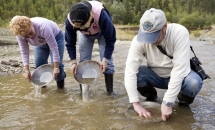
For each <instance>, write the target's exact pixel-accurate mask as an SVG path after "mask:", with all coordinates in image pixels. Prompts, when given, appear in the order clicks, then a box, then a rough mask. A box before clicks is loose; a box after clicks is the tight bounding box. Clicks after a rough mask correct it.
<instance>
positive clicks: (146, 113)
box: [133, 102, 151, 118]
mask: <svg viewBox="0 0 215 130" xmlns="http://www.w3.org/2000/svg"><path fill="white" fill-rule="evenodd" d="M133 107H134V110H135V111H136V112H137V113H138V114H139V116H141V117H145V118H151V113H150V112H149V111H147V110H146V109H145V108H143V107H142V106H141V104H140V103H139V102H135V103H133Z"/></svg>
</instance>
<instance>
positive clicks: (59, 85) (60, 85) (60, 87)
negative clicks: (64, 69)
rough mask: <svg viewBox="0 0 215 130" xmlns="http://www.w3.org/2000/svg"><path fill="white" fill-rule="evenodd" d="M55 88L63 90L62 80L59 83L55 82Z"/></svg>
mask: <svg viewBox="0 0 215 130" xmlns="http://www.w3.org/2000/svg"><path fill="white" fill-rule="evenodd" d="M57 87H58V88H59V89H63V88H64V79H63V80H60V81H57Z"/></svg>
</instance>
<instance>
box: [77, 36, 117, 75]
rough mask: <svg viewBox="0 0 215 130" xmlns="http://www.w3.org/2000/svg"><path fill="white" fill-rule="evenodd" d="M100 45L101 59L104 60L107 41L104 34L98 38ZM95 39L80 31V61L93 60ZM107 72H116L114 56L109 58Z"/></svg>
mask: <svg viewBox="0 0 215 130" xmlns="http://www.w3.org/2000/svg"><path fill="white" fill-rule="evenodd" d="M97 39H98V45H99V53H100V61H102V59H103V57H104V52H105V46H106V42H105V39H104V37H103V36H101V37H99V38H97ZM94 41H95V39H93V38H88V37H86V35H84V34H82V33H81V32H78V44H79V53H80V61H79V62H83V61H85V60H91V58H92V51H93V45H94ZM104 73H106V74H113V73H114V64H113V58H112V57H111V59H108V63H107V68H106V70H105V72H104Z"/></svg>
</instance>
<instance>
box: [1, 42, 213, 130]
mask: <svg viewBox="0 0 215 130" xmlns="http://www.w3.org/2000/svg"><path fill="white" fill-rule="evenodd" d="M193 46H194V47H195V48H194V49H195V51H196V53H197V56H198V57H199V58H200V59H201V61H202V62H203V68H204V69H205V71H206V72H207V73H208V74H209V75H210V76H211V78H212V79H210V80H205V81H204V85H203V88H202V89H201V91H200V93H199V94H198V96H197V97H196V98H195V100H194V103H193V104H191V105H190V107H178V106H177V105H176V107H174V111H173V114H172V115H171V117H170V118H169V119H168V120H167V121H166V122H162V121H161V122H155V123H145V122H142V121H139V120H132V119H128V118H127V117H126V116H125V111H126V109H127V108H128V107H129V106H130V105H131V104H129V102H128V97H127V93H126V90H125V87H124V80H123V78H124V73H123V67H120V66H118V67H116V73H115V75H114V90H115V92H116V93H117V97H111V96H109V95H107V94H106V90H105V84H104V77H103V75H102V76H101V77H100V79H99V80H98V81H97V82H96V83H95V84H93V85H91V87H90V89H89V100H88V101H87V102H84V101H83V100H82V96H81V93H80V88H79V84H78V83H77V82H76V81H75V80H74V78H73V76H72V74H71V73H70V70H69V69H68V68H67V69H66V73H67V78H66V80H65V89H63V90H59V89H57V87H56V83H55V81H52V82H51V83H50V84H49V85H48V86H47V87H46V88H40V89H39V91H36V90H37V89H35V87H34V86H33V85H32V84H31V83H29V82H28V81H27V80H26V79H24V77H23V75H22V74H13V75H2V76H0V102H1V103H0V130H142V129H144V130H182V129H183V130H214V129H215V89H214V85H215V82H214V80H213V79H214V78H215V74H214V66H215V65H214V64H215V63H214V62H215V60H214V59H215V58H214V57H215V53H214V50H215V46H214V45H210V44H207V43H204V42H195V44H194V45H193ZM115 53H116V54H117V53H119V54H117V55H121V54H127V50H126V51H125V50H121V49H120V47H119V48H118V47H116V51H115ZM117 55H115V57H117ZM124 57H126V55H125V56H124ZM121 60H124V59H121ZM115 62H116V66H117V64H120V62H121V63H122V61H120V59H119V60H116V61H115ZM123 64H124V63H123ZM164 92H165V91H164V90H158V93H159V95H158V96H159V98H162V97H163V93H164ZM143 100H144V98H142V97H141V101H143Z"/></svg>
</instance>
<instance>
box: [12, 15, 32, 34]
mask: <svg viewBox="0 0 215 130" xmlns="http://www.w3.org/2000/svg"><path fill="white" fill-rule="evenodd" d="M31 25H32V22H31V20H30V18H28V17H27V16H18V15H17V16H14V17H13V18H12V19H11V21H10V23H9V28H10V30H11V31H12V33H13V34H14V35H22V36H26V35H28V33H29V32H28V31H29V30H30V28H31Z"/></svg>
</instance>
